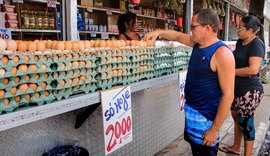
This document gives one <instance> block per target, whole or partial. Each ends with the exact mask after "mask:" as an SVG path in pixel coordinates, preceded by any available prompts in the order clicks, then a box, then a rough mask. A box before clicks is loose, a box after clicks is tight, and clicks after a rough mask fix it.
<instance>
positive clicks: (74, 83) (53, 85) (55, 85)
mask: <svg viewBox="0 0 270 156" xmlns="http://www.w3.org/2000/svg"><path fill="white" fill-rule="evenodd" d="M86 78H87V79H86V81H85V82H83V81H81V80H80V79H79V82H78V83H76V82H73V81H72V83H71V85H69V84H68V80H69V79H63V80H67V81H65V84H64V86H62V85H61V82H60V80H57V82H56V83H55V84H52V87H53V88H54V89H56V90H60V89H67V88H70V87H75V86H78V85H83V84H89V83H96V82H97V80H96V79H95V78H94V77H93V78H92V80H91V81H90V80H89V77H86Z"/></svg>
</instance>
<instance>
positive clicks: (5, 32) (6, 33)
mask: <svg viewBox="0 0 270 156" xmlns="http://www.w3.org/2000/svg"><path fill="white" fill-rule="evenodd" d="M0 38H2V39H4V40H11V39H12V36H11V31H10V29H6V28H0Z"/></svg>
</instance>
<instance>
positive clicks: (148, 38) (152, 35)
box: [143, 30, 160, 45]
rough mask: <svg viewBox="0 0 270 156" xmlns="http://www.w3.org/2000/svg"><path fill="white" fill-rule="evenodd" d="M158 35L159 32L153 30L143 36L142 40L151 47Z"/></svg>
mask: <svg viewBox="0 0 270 156" xmlns="http://www.w3.org/2000/svg"><path fill="white" fill-rule="evenodd" d="M159 35H160V34H159V31H158V30H155V31H152V32H149V33H147V34H145V35H144V37H143V40H144V41H146V43H147V45H152V44H153V42H154V41H155V40H156V39H157V38H158V36H159Z"/></svg>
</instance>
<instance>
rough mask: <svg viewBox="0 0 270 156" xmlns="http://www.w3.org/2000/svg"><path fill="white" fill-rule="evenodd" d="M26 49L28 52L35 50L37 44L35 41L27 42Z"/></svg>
mask: <svg viewBox="0 0 270 156" xmlns="http://www.w3.org/2000/svg"><path fill="white" fill-rule="evenodd" d="M27 49H28V51H29V52H35V51H37V44H36V43H35V42H30V43H28V46H27Z"/></svg>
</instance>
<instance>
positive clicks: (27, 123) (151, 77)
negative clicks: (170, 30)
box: [0, 39, 191, 155]
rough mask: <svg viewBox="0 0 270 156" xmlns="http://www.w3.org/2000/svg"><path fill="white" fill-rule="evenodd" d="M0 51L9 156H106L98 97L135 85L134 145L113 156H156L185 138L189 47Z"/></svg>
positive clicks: (26, 46) (82, 44) (4, 43)
mask: <svg viewBox="0 0 270 156" xmlns="http://www.w3.org/2000/svg"><path fill="white" fill-rule="evenodd" d="M0 45H1V47H0V53H1V55H0V65H1V68H0V76H1V77H0V83H2V84H1V88H0V101H1V102H0V104H1V105H0V109H1V110H0V112H1V115H0V130H1V132H0V137H1V138H2V139H4V140H6V141H5V142H3V143H2V144H1V146H0V149H1V151H2V153H3V155H42V154H43V153H44V152H45V151H48V150H50V149H52V148H53V147H56V146H59V145H67V144H72V145H79V146H81V147H84V148H85V149H87V150H88V152H89V153H90V154H94V155H104V140H103V130H102V128H103V124H102V115H101V114H102V112H101V111H102V109H101V106H100V104H99V103H100V102H101V100H100V92H99V91H101V90H107V89H110V88H111V87H114V86H123V85H130V86H131V92H132V94H131V96H132V97H131V98H132V118H133V141H132V142H131V143H129V144H127V145H125V146H124V147H123V148H121V149H119V150H117V151H115V152H113V153H112V155H119V154H120V155H126V154H130V155H141V154H143V155H144V154H146V155H153V154H155V153H157V152H158V151H159V150H160V149H162V148H163V147H165V146H166V145H167V144H169V143H170V142H172V141H173V140H174V139H175V138H177V137H178V136H180V133H181V129H182V128H183V126H181V125H180V124H175V123H181V122H182V123H183V121H182V120H183V117H181V116H182V115H183V114H182V113H180V109H177V108H179V102H178V98H179V91H178V73H177V71H178V70H183V69H186V68H187V61H188V59H189V57H190V52H191V49H190V48H188V47H184V46H183V45H180V44H177V43H173V42H159V43H156V45H155V47H153V46H151V45H150V44H149V45H147V43H146V42H143V41H120V40H106V41H105V40H85V41H55V40H35V41H21V40H16V41H15V40H2V39H0ZM89 110H90V111H89ZM89 112H90V113H89ZM82 116H86V117H82ZM41 119H43V120H41ZM168 127H170V128H168Z"/></svg>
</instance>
